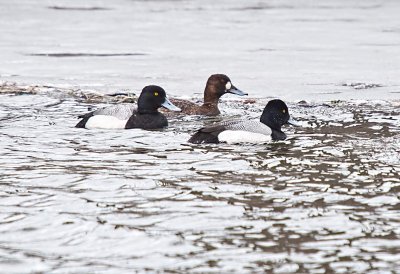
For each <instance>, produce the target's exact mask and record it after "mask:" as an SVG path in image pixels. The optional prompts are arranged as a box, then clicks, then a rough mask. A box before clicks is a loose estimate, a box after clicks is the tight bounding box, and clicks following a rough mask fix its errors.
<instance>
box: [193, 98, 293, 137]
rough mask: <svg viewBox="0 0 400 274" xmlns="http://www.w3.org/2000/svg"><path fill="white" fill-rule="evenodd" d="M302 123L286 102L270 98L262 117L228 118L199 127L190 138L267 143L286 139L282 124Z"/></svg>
mask: <svg viewBox="0 0 400 274" xmlns="http://www.w3.org/2000/svg"><path fill="white" fill-rule="evenodd" d="M285 124H291V125H295V126H299V125H300V124H299V123H298V122H297V121H296V120H294V119H293V118H292V117H291V116H290V115H289V110H288V107H287V105H286V104H285V102H283V101H282V100H280V99H274V100H270V101H269V102H268V103H267V105H266V106H265V108H264V111H263V113H262V114H261V117H260V119H259V120H258V119H234V120H227V121H223V122H221V123H217V124H214V125H212V126H208V127H203V128H201V129H199V130H198V131H197V132H196V133H195V134H194V135H193V136H192V137H191V138H190V139H189V141H188V142H189V143H193V144H202V143H209V144H218V143H221V142H225V143H228V144H235V143H266V142H270V141H271V140H274V141H278V140H285V139H286V138H287V136H286V134H285V133H284V132H282V129H281V128H282V126H283V125H285Z"/></svg>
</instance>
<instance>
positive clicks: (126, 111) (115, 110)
mask: <svg viewBox="0 0 400 274" xmlns="http://www.w3.org/2000/svg"><path fill="white" fill-rule="evenodd" d="M136 110H137V108H136V105H135V104H118V105H115V106H109V107H104V108H101V109H98V110H96V111H94V112H93V115H109V116H114V117H117V118H118V119H121V120H128V119H129V118H130V117H131V116H132V114H133V113H134V112H135V111H136Z"/></svg>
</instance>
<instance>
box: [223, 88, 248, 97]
mask: <svg viewBox="0 0 400 274" xmlns="http://www.w3.org/2000/svg"><path fill="white" fill-rule="evenodd" d="M226 92H227V93H232V94H236V95H239V96H245V95H248V94H247V93H246V92H243V91H241V90H240V89H238V88H236V87H235V86H232V87H231V88H230V89H228V90H226Z"/></svg>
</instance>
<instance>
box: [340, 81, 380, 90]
mask: <svg viewBox="0 0 400 274" xmlns="http://www.w3.org/2000/svg"><path fill="white" fill-rule="evenodd" d="M341 86H343V87H352V88H354V89H370V88H381V87H384V85H381V84H374V83H370V84H368V83H361V82H354V83H344V84H342V85H341Z"/></svg>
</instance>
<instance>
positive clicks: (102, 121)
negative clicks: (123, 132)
mask: <svg viewBox="0 0 400 274" xmlns="http://www.w3.org/2000/svg"><path fill="white" fill-rule="evenodd" d="M126 122H128V120H121V119H118V118H117V117H114V116H109V115H95V116H92V117H90V119H89V120H88V121H87V122H86V125H85V128H88V129H91V128H103V129H118V128H119V129H121V128H125V125H126Z"/></svg>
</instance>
